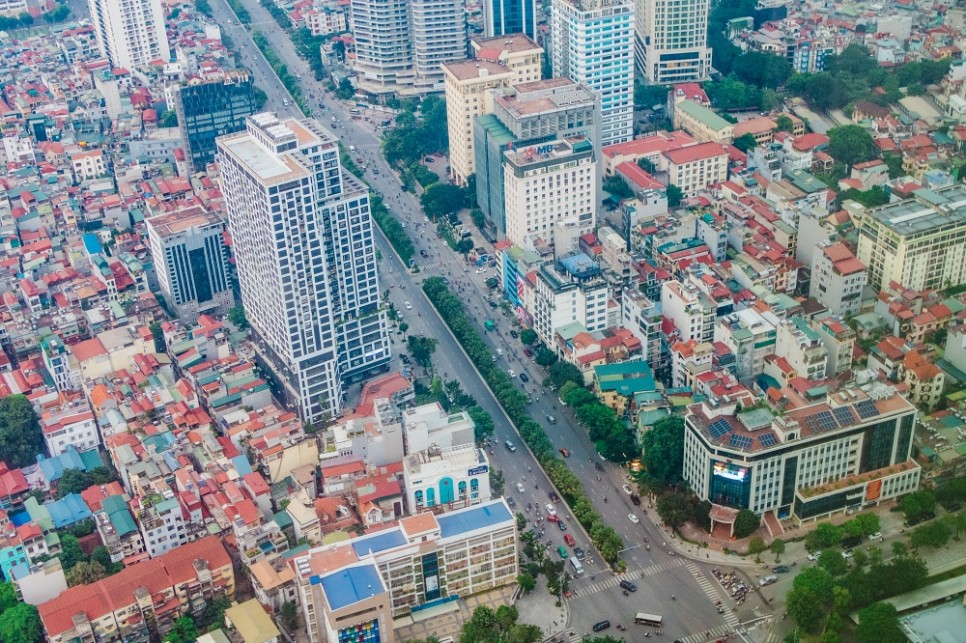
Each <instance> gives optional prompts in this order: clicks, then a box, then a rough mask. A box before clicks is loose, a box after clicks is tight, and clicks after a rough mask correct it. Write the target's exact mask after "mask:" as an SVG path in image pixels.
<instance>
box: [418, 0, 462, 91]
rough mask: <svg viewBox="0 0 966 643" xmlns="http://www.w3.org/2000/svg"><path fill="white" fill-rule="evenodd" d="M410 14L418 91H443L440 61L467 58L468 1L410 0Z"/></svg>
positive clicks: (441, 62)
mask: <svg viewBox="0 0 966 643" xmlns="http://www.w3.org/2000/svg"><path fill="white" fill-rule="evenodd" d="M409 15H410V17H409V23H410V25H412V41H413V67H414V69H415V72H416V91H417V92H418V93H426V92H440V91H443V69H442V66H441V65H442V64H443V63H446V62H451V61H453V60H462V59H464V58H466V53H467V40H466V5H465V4H464V3H463V2H462V0H409Z"/></svg>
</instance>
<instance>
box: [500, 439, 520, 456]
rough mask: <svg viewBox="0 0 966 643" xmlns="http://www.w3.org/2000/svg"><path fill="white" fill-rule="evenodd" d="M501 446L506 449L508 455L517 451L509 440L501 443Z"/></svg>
mask: <svg viewBox="0 0 966 643" xmlns="http://www.w3.org/2000/svg"><path fill="white" fill-rule="evenodd" d="M503 446H505V447H506V450H507V451H509V452H510V453H513V452H514V451H516V450H517V448H516V446H515V445H514V444H513V443H512V442H510V441H509V440H507V441H506V442H504V443H503Z"/></svg>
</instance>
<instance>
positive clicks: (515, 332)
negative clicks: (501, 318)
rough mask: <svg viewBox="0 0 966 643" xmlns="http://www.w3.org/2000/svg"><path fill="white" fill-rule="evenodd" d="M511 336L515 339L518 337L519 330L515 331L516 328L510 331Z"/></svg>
mask: <svg viewBox="0 0 966 643" xmlns="http://www.w3.org/2000/svg"><path fill="white" fill-rule="evenodd" d="M510 337H512V338H513V339H516V338H517V337H518V335H517V331H515V330H511V331H510Z"/></svg>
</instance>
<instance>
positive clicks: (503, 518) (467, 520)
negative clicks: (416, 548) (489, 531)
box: [436, 498, 514, 538]
mask: <svg viewBox="0 0 966 643" xmlns="http://www.w3.org/2000/svg"><path fill="white" fill-rule="evenodd" d="M436 521H437V522H438V523H439V528H440V534H441V535H442V537H443V538H452V537H454V536H460V535H462V534H465V533H467V532H470V531H476V530H478V529H486V528H488V527H494V526H496V525H499V524H501V523H505V522H510V523H513V521H514V518H513V514H512V513H510V510H509V508H508V507H507V506H506V503H505V502H504V501H503V499H502V498H500V499H497V500H494V501H492V502H489V503H486V504H482V505H476V506H474V507H468V508H466V509H460V510H458V511H453V512H451V513H447V514H442V515H440V516H437V517H436Z"/></svg>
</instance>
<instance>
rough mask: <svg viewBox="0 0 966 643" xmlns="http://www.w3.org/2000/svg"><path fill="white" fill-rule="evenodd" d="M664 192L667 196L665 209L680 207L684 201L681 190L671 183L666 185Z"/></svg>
mask: <svg viewBox="0 0 966 643" xmlns="http://www.w3.org/2000/svg"><path fill="white" fill-rule="evenodd" d="M664 191H665V193H666V194H667V207H669V208H676V207H678V206H679V205H681V201H682V200H683V199H684V192H682V191H681V188H679V187H678V186H676V185H674V184H673V183H668V184H667V187H666V188H665V189H664Z"/></svg>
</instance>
